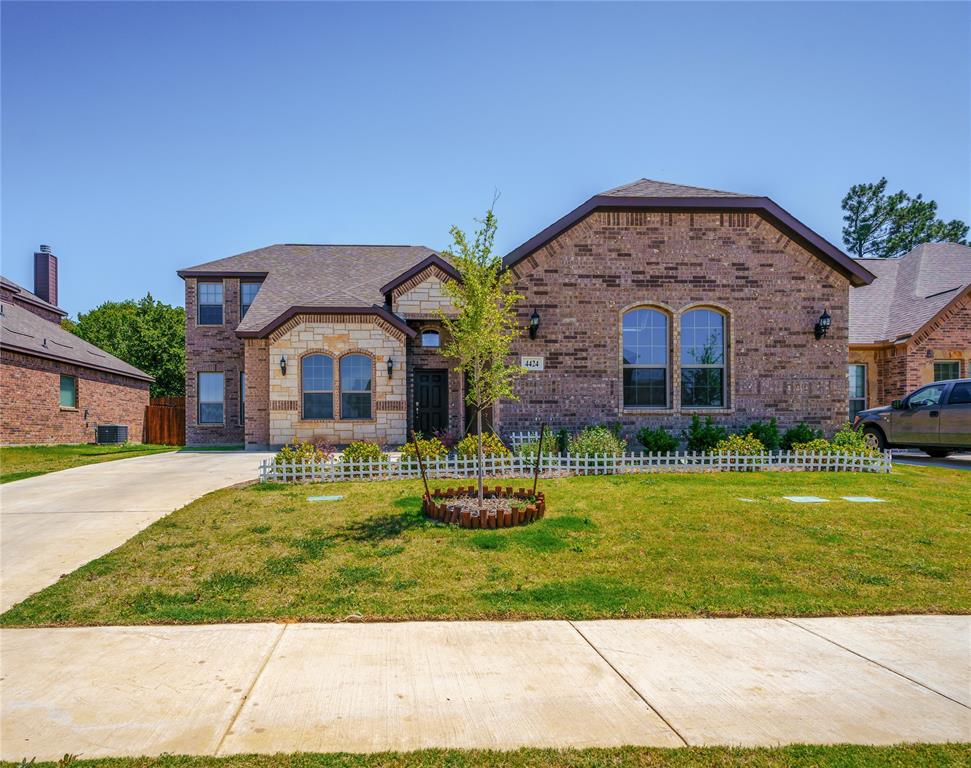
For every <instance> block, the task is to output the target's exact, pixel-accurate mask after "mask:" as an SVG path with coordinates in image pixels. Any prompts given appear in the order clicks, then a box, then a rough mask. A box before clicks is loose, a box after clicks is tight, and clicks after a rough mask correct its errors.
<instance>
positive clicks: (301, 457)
mask: <svg viewBox="0 0 971 768" xmlns="http://www.w3.org/2000/svg"><path fill="white" fill-rule="evenodd" d="M328 449H329V446H328ZM333 455H334V452H333V450H330V449H329V450H327V451H325V450H324V449H323V448H321V447H318V446H316V445H314V444H313V443H311V442H301V443H288V444H287V445H285V446H283V447H282V448H281V449H280V450H279V451H278V452H277V454H276V456H275V457H274V459H273V461H274V462H275V463H277V464H289V463H291V462H296V463H298V464H299V463H301V462H304V461H307V462H319V461H327V460H328V459H330V458H331V457H332V456H333Z"/></svg>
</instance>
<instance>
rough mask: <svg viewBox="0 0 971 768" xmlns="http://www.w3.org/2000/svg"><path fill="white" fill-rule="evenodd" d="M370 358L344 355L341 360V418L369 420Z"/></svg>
mask: <svg viewBox="0 0 971 768" xmlns="http://www.w3.org/2000/svg"><path fill="white" fill-rule="evenodd" d="M371 368H372V366H371V358H370V357H368V356H367V355H346V356H345V357H342V358H341V418H342V419H370V418H371Z"/></svg>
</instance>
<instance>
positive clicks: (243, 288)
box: [239, 283, 260, 320]
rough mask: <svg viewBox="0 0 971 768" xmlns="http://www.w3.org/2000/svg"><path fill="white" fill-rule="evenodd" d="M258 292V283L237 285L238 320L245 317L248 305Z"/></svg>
mask: <svg viewBox="0 0 971 768" xmlns="http://www.w3.org/2000/svg"><path fill="white" fill-rule="evenodd" d="M259 291H260V284H259V283H240V284H239V319H240V320H242V319H243V318H244V317H246V313H247V312H248V311H249V307H250V304H252V303H253V299H255V298H256V294H257V293H259Z"/></svg>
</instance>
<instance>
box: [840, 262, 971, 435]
mask: <svg viewBox="0 0 971 768" xmlns="http://www.w3.org/2000/svg"><path fill="white" fill-rule="evenodd" d="M860 263H861V264H862V265H863V266H865V267H866V268H867V269H868V270H869V271H870V272H872V273H873V274H875V275H876V276H877V280H875V281H874V282H873V284H872V285H868V286H863V287H859V288H854V289H853V290H852V291H850V362H849V369H848V371H849V380H850V415H851V416H852V415H854V414H855V413H856V412H858V411H861V410H863V409H864V408H873V407H876V406H880V405H889V404H890V403H891V402H892V401H893V400H896V399H898V398H901V397H903V396H904V395H906V394H908V393H909V392H912V391H913V390H915V389H917V387H919V386H921V385H923V384H928V383H930V382H932V381H941V380H944V379H956V378H961V377H965V376H968V377H971V248H969V247H968V246H966V245H958V244H957V243H925V244H924V245H919V246H917V247H916V248H914V250H912V251H910V253H907V254H906V255H904V256H902V257H900V258H899V259H861V260H860Z"/></svg>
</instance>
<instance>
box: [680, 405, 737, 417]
mask: <svg viewBox="0 0 971 768" xmlns="http://www.w3.org/2000/svg"><path fill="white" fill-rule="evenodd" d="M681 413H682V414H684V415H687V416H690V415H692V414H694V413H698V414H702V415H704V414H708V415H709V416H716V415H721V416H725V415H728V414H731V413H735V409H734V408H722V407H717V408H702V407H693V408H682V409H681Z"/></svg>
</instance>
